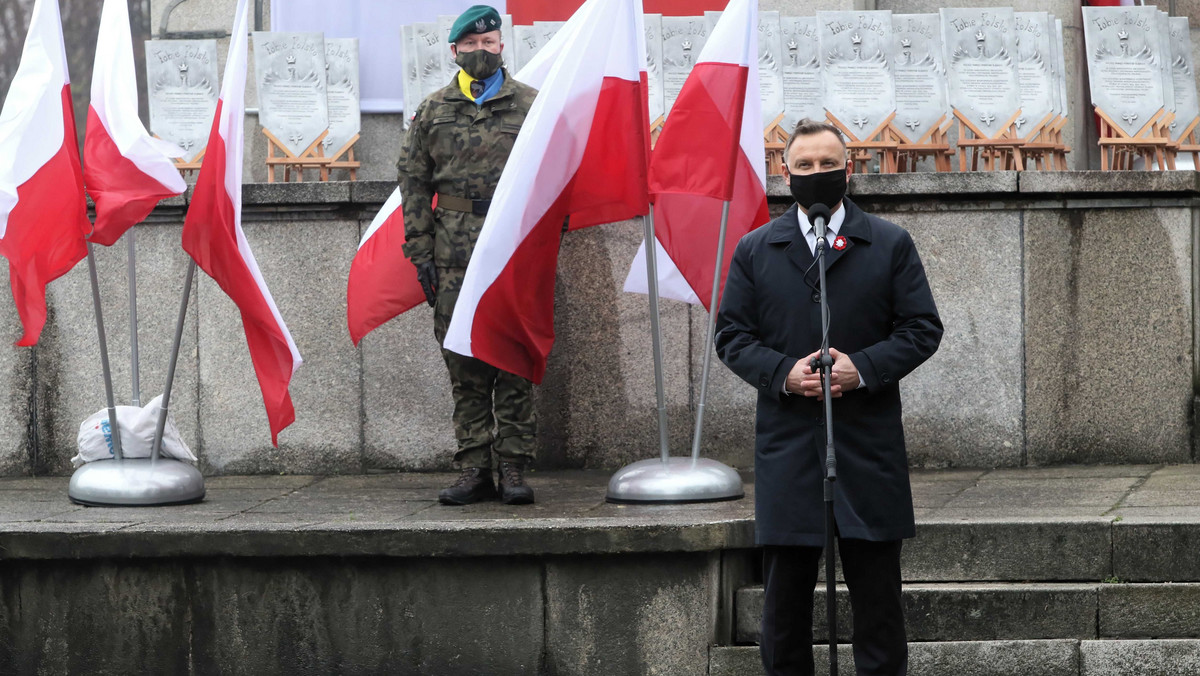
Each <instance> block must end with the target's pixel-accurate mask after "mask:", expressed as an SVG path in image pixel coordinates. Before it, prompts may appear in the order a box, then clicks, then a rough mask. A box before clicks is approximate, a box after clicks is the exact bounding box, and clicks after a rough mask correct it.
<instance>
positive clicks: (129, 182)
mask: <svg viewBox="0 0 1200 676" xmlns="http://www.w3.org/2000/svg"><path fill="white" fill-rule="evenodd" d="M181 152H182V151H181V150H180V149H179V148H177V147H176V146H175V145H174V144H172V143H167V142H166V141H162V140H160V139H156V138H154V137H152V136H150V134H149V133H148V132H147V131H146V128H145V127H143V126H142V121H141V120H140V119H138V92H137V71H136V69H135V68H134V63H133V38H132V36H131V35H130V32H129V7H128V5H127V4H126V0H104V9H103V11H102V12H101V14H100V35H99V37H98V38H97V40H96V62H95V64H94V65H93V67H92V102H91V106H89V107H88V120H87V137H86V138H85V139H84V142H83V166H84V174H83V178H84V183H85V184H86V185H87V191H88V194H90V195H91V196H92V201H93V202H95V203H96V226H95V229H94V230H93V231H92V235H91V237H89V238H88V239H89V240H90V241H92V242H95V243H96V244H103V245H105V246H108V245H111V244H112V243H113V242H116V241H117V240H118V239H120V237H121V235H122V234H124V233H125V231H126V230H128V229H129V228H131V227H133V226H134V225H135V224H137V223H140V222H141V221H142V219H144V218H146V216H147V214H149V213H150V212H151V211H152V210H153V209H154V205H155V204H158V202H159V200H162V199H165V198H167V197H172V196H174V195H179V194H181V193H183V191H184V190H187V184H186V183H184V181H183V177H182V176H180V175H179V170H178V169H176V168H175V165H174V164H173V163H172V162H171V160H170V157H171V156H172V155H174V156H178V155H179V154H180V153H181Z"/></svg>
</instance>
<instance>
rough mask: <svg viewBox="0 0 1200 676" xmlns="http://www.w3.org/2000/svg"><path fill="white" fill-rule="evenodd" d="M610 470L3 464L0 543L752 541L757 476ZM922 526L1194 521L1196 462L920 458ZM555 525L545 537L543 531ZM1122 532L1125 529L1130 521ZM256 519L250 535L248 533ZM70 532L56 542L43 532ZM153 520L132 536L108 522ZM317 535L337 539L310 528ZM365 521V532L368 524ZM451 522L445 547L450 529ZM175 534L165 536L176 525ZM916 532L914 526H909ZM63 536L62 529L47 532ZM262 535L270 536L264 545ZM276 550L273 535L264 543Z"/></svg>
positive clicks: (623, 544)
mask: <svg viewBox="0 0 1200 676" xmlns="http://www.w3.org/2000/svg"><path fill="white" fill-rule="evenodd" d="M609 476H610V473H609V472H605V471H549V472H537V471H534V472H531V473H530V475H529V484H530V485H531V486H532V487H533V488H534V490H535V491H536V492H537V497H538V502H537V503H536V504H534V505H530V506H505V505H502V504H499V503H497V502H488V503H482V504H477V505H471V506H468V507H446V506H442V505H439V504H437V502H436V495H437V491H438V489H440V488H441V487H443V486H445V485H447V484H449V483H450V482H451V481H452V480H453V475H452V474H447V473H408V474H366V475H342V476H278V475H276V476H267V475H262V476H221V477H212V478H209V479H208V481H207V486H208V495H207V497H206V499H205V500H204V502H202V503H200V504H196V505H187V506H175V507H161V508H94V507H81V506H77V505H73V504H71V503H70V502H69V501H68V500H67V482H68V479H67V477H47V478H15V479H0V547H3V549H0V557H7V558H12V557H32V558H54V557H59V556H72V557H79V556H83V557H87V556H97V555H105V554H106V553H108V554H113V553H122V554H133V555H138V554H141V555H146V556H149V555H154V554H156V553H158V554H161V553H162V551H161V549H156V547H157V548H163V547H165V548H166V549H167V550H168V551H174V552H176V553H181V554H182V553H188V552H191V553H215V554H243V555H257V554H258V553H259V552H260V551H261V552H263V553H264V555H265V553H266V552H267V551H268V550H269V547H270V546H276V547H283V549H284V550H285V551H293V552H295V553H298V554H305V553H313V551H312V550H310V549H306V548H308V547H317V549H318V550H319V551H327V552H328V553H345V554H384V555H397V556H421V555H471V554H484V553H497V552H496V541H497V539H498V538H502V539H503V549H504V553H511V554H554V553H573V552H587V551H606V552H628V551H703V550H707V549H712V548H731V547H732V548H736V547H748V546H752V544H753V489H754V487H753V481H752V477H751V476H750V475H746V479H747V483H746V492H747V496H746V498H745V499H742V500H737V501H730V502H719V503H708V504H693V505H614V504H609V503H607V502H605V500H604V497H605V490H606V486H607V481H608V478H609ZM912 486H913V500H914V505H915V508H916V513H917V520H918V529H919V530H924V531H925V532H933V531H935V530H937V529H938V528H944V527H946V526H956V525H964V524H976V523H977V524H980V525H991V526H995V525H996V524H998V523H1004V524H1021V523H1035V522H1036V523H1049V524H1057V525H1059V526H1062V525H1071V524H1080V525H1083V524H1087V525H1090V526H1108V525H1109V524H1117V523H1121V522H1125V524H1126V525H1134V524H1146V525H1147V526H1148V527H1174V526H1185V527H1186V526H1188V525H1189V524H1196V523H1200V466H1198V465H1126V466H1116V465H1081V466H1056V467H1045V468H1024V469H997V470H968V469H949V470H914V471H913V473H912ZM547 530H549V531H552V532H553V533H554V537H546V531H547ZM1131 532H1132V531H1131ZM251 533H255V534H259V535H261V536H262V538H261V542H262V543H264V544H261V545H259V544H255V543H254V541H252V540H251V539H250V538H247V537H231V538H225V537H223V535H226V534H242V535H247V534H251ZM55 534H58V535H62V534H71V535H72V536H73V537H72V538H70V539H65V540H64V539H61V538H60V539H59V540H58V541H52V540H47V539H46V538H34V539H30V538H31V537H32V536H37V535H47V536H48V535H55ZM136 534H143V535H144V534H151V535H154V536H157V538H155V537H151V538H145V537H143V538H140V539H138V540H136V541H135V540H132V539H128V538H121V537H115V538H114V537H113V536H117V535H126V536H133V535H136ZM319 534H325V535H337V536H338V537H339V538H340V539H338V541H337V542H331V541H330V540H329V538H324V539H317V538H316V537H315V536H316V535H319ZM366 534H373V537H371V538H364V537H362V536H363V535H366ZM447 534H454V535H455V536H456V537H455V538H453V539H454V544H453V546H452V547H451V548H449V549H447V545H446V543H445V540H446V538H445V536H446V535H447ZM170 536H174V537H170ZM919 539H920V538H918V540H919ZM56 542H57V544H56ZM266 543H271V544H270V545H268V544H266ZM269 551H272V552H273V553H279V551H278V550H269Z"/></svg>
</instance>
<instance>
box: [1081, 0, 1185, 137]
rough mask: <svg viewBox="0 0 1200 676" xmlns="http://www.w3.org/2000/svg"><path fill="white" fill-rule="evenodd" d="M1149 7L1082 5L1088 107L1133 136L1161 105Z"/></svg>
mask: <svg viewBox="0 0 1200 676" xmlns="http://www.w3.org/2000/svg"><path fill="white" fill-rule="evenodd" d="M1157 13H1158V10H1157V9H1155V8H1153V7H1084V8H1083V37H1084V41H1085V44H1086V47H1087V62H1088V81H1089V84H1090V86H1091V95H1092V105H1094V106H1095V107H1096V108H1098V109H1100V110H1102V111H1104V113H1105V114H1106V115H1108V117H1109V119H1111V120H1112V122H1113V124H1116V125H1117V126H1118V127H1120V128H1121V130H1122V131H1124V132H1125V133H1126V134H1128V135H1130V136H1135V135H1137V133H1138V132H1139V131H1141V129H1142V127H1143V126H1145V124H1146V123H1147V122H1149V121H1150V119H1151V118H1152V117H1154V115H1155V114H1157V113H1158V112H1159V111H1161V110H1162V109H1163V107H1164V101H1163V78H1162V74H1161V69H1160V66H1159V60H1160V59H1163V58H1166V52H1165V49H1169V46H1167V45H1166V44H1164V42H1163V40H1162V36H1160V35H1159V34H1158V31H1157V27H1158V15H1157Z"/></svg>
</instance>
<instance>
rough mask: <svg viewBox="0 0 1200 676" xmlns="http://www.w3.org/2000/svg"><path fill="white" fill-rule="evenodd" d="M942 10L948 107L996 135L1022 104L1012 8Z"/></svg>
mask: <svg viewBox="0 0 1200 676" xmlns="http://www.w3.org/2000/svg"><path fill="white" fill-rule="evenodd" d="M940 13H941V16H942V44H944V45H945V50H946V71H947V72H948V73H949V76H950V77H949V78H948V79H949V83H950V106H951V107H952V108H953V109H954V110H955V112H957V113H958V114H959V115H960V116H962V118H963V119H965V120H967V121H969V122H970V123H971V124H972V125H974V126H975V128H976V129H977V130H979V131H980V132H982V133H983V135H984V136H986V137H988V138H997V137H999V136H1000V135H1001V134H1003V133H1004V132H1005V131H1007V129H1008V125H1009V124H1010V120H1014V119H1015V117H1016V115H1017V113H1019V112H1020V109H1021V84H1020V76H1019V75H1018V72H1017V59H1016V44H1015V42H1014V40H1013V38H1014V31H1013V27H1014V22H1013V11H1012V9H1011V8H1007V7H989V8H986V9H957V8H955V9H948V8H942V9H941V10H940Z"/></svg>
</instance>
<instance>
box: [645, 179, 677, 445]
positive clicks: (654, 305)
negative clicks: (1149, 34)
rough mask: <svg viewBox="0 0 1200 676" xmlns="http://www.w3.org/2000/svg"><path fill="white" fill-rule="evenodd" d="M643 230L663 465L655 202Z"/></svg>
mask: <svg viewBox="0 0 1200 676" xmlns="http://www.w3.org/2000/svg"><path fill="white" fill-rule="evenodd" d="M642 224H643V226H644V227H645V230H646V281H647V282H649V296H650V336H651V340H652V342H653V349H654V394H655V397H657V400H658V444H659V452H660V453H661V455H662V461H663V463H666V462H667V461H668V459H669V458H670V457H671V448H670V438H669V434H668V432H667V397H666V392H665V391H664V388H663V355H662V326H661V323H660V321H659V314H658V261H657V258H658V244H657V240H655V239H654V203H653V202H651V203H650V209H649V211H648V212H647V214H646V215H645V216H643V217H642Z"/></svg>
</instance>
